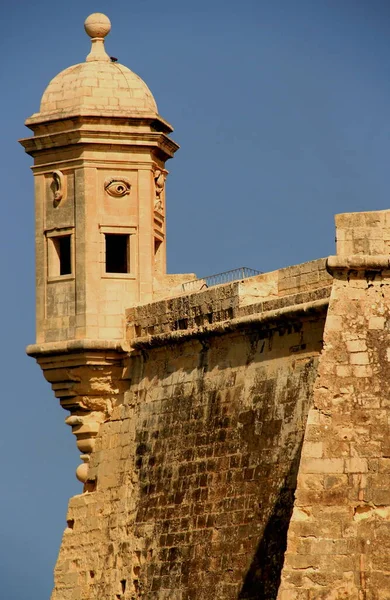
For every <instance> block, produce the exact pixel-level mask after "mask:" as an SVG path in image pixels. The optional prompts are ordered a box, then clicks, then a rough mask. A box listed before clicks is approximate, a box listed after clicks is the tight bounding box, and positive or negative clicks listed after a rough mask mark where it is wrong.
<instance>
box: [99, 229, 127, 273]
mask: <svg viewBox="0 0 390 600" xmlns="http://www.w3.org/2000/svg"><path fill="white" fill-rule="evenodd" d="M129 237H130V236H129V235H127V234H123V233H106V234H105V238H106V273H129V272H130V268H129V267H130V249H129Z"/></svg>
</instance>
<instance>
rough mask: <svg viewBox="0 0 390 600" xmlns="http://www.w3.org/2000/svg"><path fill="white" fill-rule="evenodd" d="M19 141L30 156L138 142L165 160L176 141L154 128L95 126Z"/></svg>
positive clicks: (170, 153) (174, 148) (171, 153)
mask: <svg viewBox="0 0 390 600" xmlns="http://www.w3.org/2000/svg"><path fill="white" fill-rule="evenodd" d="M19 142H20V143H21V144H22V146H23V147H24V149H25V151H26V152H27V153H28V154H30V155H31V156H36V154H38V153H41V152H45V151H48V150H53V149H55V148H64V147H66V146H75V145H89V146H91V145H94V146H103V147H104V146H107V145H108V146H111V147H112V146H122V147H123V146H138V147H147V148H158V149H159V150H160V152H162V154H163V155H164V158H165V160H166V159H168V158H172V157H173V155H174V153H175V152H176V150H178V148H179V145H178V144H177V143H176V142H174V141H173V140H171V139H170V138H169V137H168V136H167V135H166V134H165V133H162V132H158V131H150V132H145V131H119V130H112V131H101V130H99V129H92V128H91V129H79V128H74V129H68V130H65V131H54V132H52V133H49V134H47V133H45V134H43V135H35V136H34V137H30V138H23V139H21V140H19Z"/></svg>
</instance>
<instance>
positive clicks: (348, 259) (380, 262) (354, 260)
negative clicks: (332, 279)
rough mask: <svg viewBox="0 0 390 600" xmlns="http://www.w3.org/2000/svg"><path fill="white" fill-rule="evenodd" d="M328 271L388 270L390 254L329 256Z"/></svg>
mask: <svg viewBox="0 0 390 600" xmlns="http://www.w3.org/2000/svg"><path fill="white" fill-rule="evenodd" d="M326 269H327V271H328V273H330V274H331V275H333V274H334V273H335V272H337V271H358V272H359V271H361V272H364V271H388V270H390V255H388V254H350V255H348V256H329V257H328V259H327V261H326Z"/></svg>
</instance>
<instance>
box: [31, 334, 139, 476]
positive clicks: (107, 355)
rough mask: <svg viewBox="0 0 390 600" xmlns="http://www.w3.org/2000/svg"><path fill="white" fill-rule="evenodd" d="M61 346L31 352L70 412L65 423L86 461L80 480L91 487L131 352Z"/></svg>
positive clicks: (68, 345) (39, 348) (84, 346)
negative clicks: (93, 462)
mask: <svg viewBox="0 0 390 600" xmlns="http://www.w3.org/2000/svg"><path fill="white" fill-rule="evenodd" d="M57 344H59V343H55V344H43V345H41V346H39V345H34V346H29V348H28V353H29V354H30V356H31V355H32V356H35V358H36V360H37V362H38V364H39V365H40V367H41V369H42V371H43V375H44V377H45V379H46V380H47V381H48V382H49V383H50V384H51V386H52V389H53V391H54V393H55V395H56V397H57V398H58V399H59V401H60V404H61V406H62V407H63V408H64V409H65V410H68V411H69V412H70V415H69V416H68V417H67V418H66V419H65V423H66V424H67V425H69V426H70V427H71V428H72V433H73V434H74V435H75V436H76V440H77V442H76V443H77V447H78V449H79V450H80V452H81V455H80V458H81V460H82V463H81V464H80V465H79V466H78V467H77V469H76V477H77V479H78V480H79V481H81V482H82V483H84V484H85V485H88V484H91V483H92V482H90V480H89V478H88V471H89V460H90V456H91V454H92V452H93V450H94V447H95V441H96V437H97V435H98V433H99V429H100V425H101V424H102V423H103V422H104V421H108V420H109V419H110V415H111V412H112V410H113V408H114V406H115V405H116V404H117V403H118V402H121V398H122V397H123V394H124V391H125V382H124V381H123V380H122V373H123V364H124V359H125V357H126V355H127V353H126V352H125V351H124V350H123V349H122V348H120V347H118V348H117V349H115V350H114V349H111V348H110V347H107V345H105V344H104V342H103V343H102V344H101V347H100V348H97V347H96V348H95V346H97V344H98V342H94V343H90V344H79V343H78V340H77V341H75V343H74V344H73V346H74V347H73V346H72V344H71V343H70V342H66V343H65V344H64V348H61V350H58V349H57ZM46 346H47V347H46ZM87 347H90V348H91V349H87ZM56 349H57V351H56Z"/></svg>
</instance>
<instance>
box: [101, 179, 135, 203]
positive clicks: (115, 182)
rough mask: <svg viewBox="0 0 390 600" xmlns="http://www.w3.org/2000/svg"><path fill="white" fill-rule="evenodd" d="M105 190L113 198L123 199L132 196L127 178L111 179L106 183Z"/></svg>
mask: <svg viewBox="0 0 390 600" xmlns="http://www.w3.org/2000/svg"><path fill="white" fill-rule="evenodd" d="M104 190H105V191H106V192H107V194H108V195H109V196H112V197H113V198H123V197H124V196H127V195H128V194H130V190H131V184H130V181H129V180H128V179H126V178H125V177H110V178H109V179H106V181H105V182H104Z"/></svg>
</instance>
